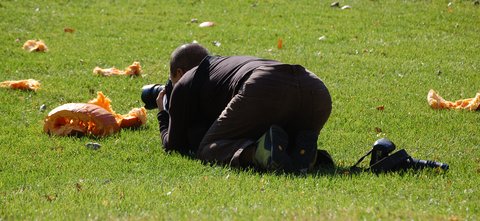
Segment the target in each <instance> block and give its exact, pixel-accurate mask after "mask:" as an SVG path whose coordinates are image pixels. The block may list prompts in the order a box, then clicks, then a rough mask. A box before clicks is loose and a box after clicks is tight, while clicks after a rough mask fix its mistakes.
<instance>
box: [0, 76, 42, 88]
mask: <svg viewBox="0 0 480 221" xmlns="http://www.w3.org/2000/svg"><path fill="white" fill-rule="evenodd" d="M0 87H3V88H11V89H19V90H32V91H36V90H38V89H39V88H40V82H38V81H37V80H34V79H26V80H18V81H4V82H0Z"/></svg>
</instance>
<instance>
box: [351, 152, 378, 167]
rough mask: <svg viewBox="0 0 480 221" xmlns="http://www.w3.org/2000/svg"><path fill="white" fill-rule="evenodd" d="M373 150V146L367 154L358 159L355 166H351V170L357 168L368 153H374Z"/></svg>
mask: <svg viewBox="0 0 480 221" xmlns="http://www.w3.org/2000/svg"><path fill="white" fill-rule="evenodd" d="M372 151H373V148H372V149H371V150H369V151H368V152H367V153H366V154H365V155H363V156H362V157H360V159H358V161H357V162H356V163H355V164H354V165H353V166H351V167H350V170H353V169H357V165H358V164H359V163H361V162H362V161H363V160H364V159H365V157H367V156H368V155H370V154H372Z"/></svg>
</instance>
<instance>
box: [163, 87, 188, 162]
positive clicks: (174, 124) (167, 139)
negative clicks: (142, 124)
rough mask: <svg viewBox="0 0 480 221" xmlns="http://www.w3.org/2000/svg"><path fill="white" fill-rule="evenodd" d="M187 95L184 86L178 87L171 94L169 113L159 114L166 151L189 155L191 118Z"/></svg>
mask: <svg viewBox="0 0 480 221" xmlns="http://www.w3.org/2000/svg"><path fill="white" fill-rule="evenodd" d="M187 95H188V90H187V89H186V87H185V86H184V85H178V86H176V87H175V89H174V90H173V92H172V94H171V98H170V107H169V110H168V112H167V111H160V112H158V114H157V119H158V121H159V129H160V136H161V139H162V145H163V148H164V149H165V150H166V151H172V150H176V151H178V152H180V153H187V152H188V150H189V147H188V140H187V139H186V136H187V132H188V122H189V117H190V114H189V112H188V111H189V109H190V108H189V100H188V96H187Z"/></svg>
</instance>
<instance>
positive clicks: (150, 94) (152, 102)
mask: <svg viewBox="0 0 480 221" xmlns="http://www.w3.org/2000/svg"><path fill="white" fill-rule="evenodd" d="M163 89H165V86H164V85H161V84H149V85H145V86H143V87H142V95H141V97H142V101H143V103H145V108H146V109H149V110H150V109H154V108H157V97H158V94H160V92H161V91H162V90H163Z"/></svg>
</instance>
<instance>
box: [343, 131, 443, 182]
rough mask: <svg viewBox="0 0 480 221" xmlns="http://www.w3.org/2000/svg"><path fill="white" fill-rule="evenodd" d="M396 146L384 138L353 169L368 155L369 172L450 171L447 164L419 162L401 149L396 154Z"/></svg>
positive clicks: (428, 161) (376, 142)
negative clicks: (424, 169) (407, 170)
mask: <svg viewBox="0 0 480 221" xmlns="http://www.w3.org/2000/svg"><path fill="white" fill-rule="evenodd" d="M395 148H396V146H395V144H394V143H393V142H392V141H390V140H389V139H387V138H382V139H379V140H377V141H375V143H374V144H373V147H372V149H371V150H370V151H368V152H367V153H366V154H365V155H364V156H362V157H361V158H360V159H359V160H358V161H357V163H355V165H353V166H352V169H355V168H357V167H356V166H357V165H358V164H359V163H360V162H362V161H363V159H364V158H365V157H367V156H368V155H370V154H371V155H372V156H371V158H370V167H369V168H368V169H369V170H371V171H373V172H375V173H380V172H389V171H398V170H406V169H416V170H417V169H423V168H440V169H443V170H448V168H449V166H448V164H446V163H440V162H435V161H430V160H419V159H415V158H413V157H411V156H410V155H408V153H407V151H405V150H404V149H401V150H399V151H397V152H395V153H392V152H393V151H394V150H395Z"/></svg>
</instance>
